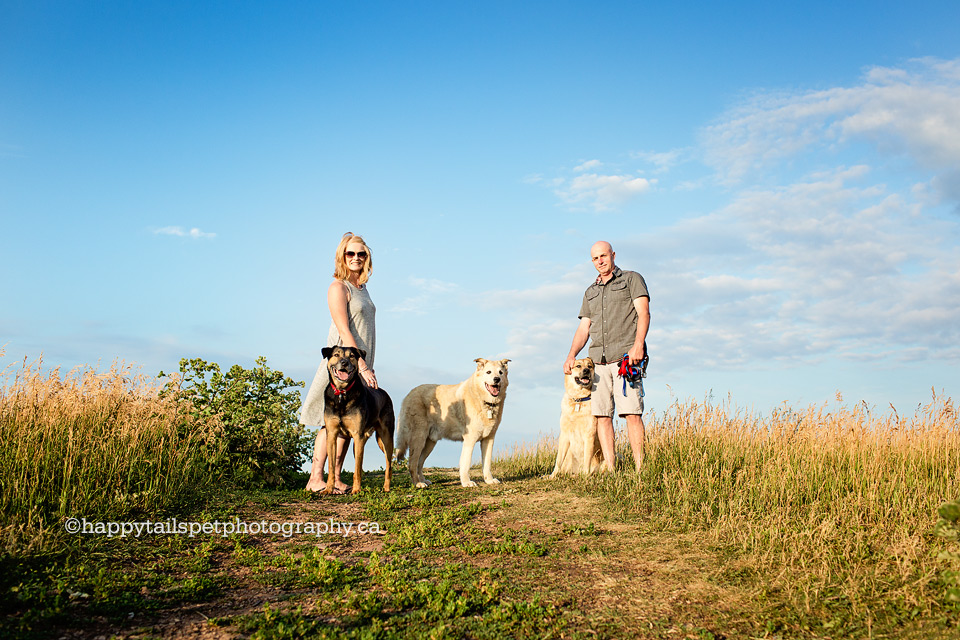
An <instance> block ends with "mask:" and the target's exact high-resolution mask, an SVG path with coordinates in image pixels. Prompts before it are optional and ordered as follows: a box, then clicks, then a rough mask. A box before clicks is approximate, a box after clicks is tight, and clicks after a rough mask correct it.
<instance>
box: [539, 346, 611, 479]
mask: <svg viewBox="0 0 960 640" xmlns="http://www.w3.org/2000/svg"><path fill="white" fill-rule="evenodd" d="M593 372H594V365H593V360H592V359H590V358H581V359H579V360H575V361H574V363H573V366H572V367H570V374H569V375H566V376H564V378H563V390H564V392H563V400H562V401H561V403H560V442H559V443H558V444H557V463H556V464H555V465H554V467H553V473H551V474H550V477H551V478H555V477H556V476H557V474H558V473H584V474H589V473H593V472H594V471H596V470H597V468H598V467H600V466H601V465H602V464H603V453H601V451H600V439H599V438H598V437H597V419H596V418H595V417H594V416H593V415H592V414H591V412H590V391H591V389H592V388H593Z"/></svg>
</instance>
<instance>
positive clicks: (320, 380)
mask: <svg viewBox="0 0 960 640" xmlns="http://www.w3.org/2000/svg"><path fill="white" fill-rule="evenodd" d="M344 284H346V285H347V288H348V289H349V290H350V301H349V302H348V303H347V317H348V318H349V320H350V333H352V334H353V337H354V339H355V340H356V341H357V346H358V347H360V348H361V349H363V350H364V351H366V352H367V357H366V358H364V361H365V362H366V363H367V366H368V367H370V368H371V369H372V368H373V360H374V356H375V354H376V351H377V331H376V323H375V319H376V315H377V307H376V306H375V305H374V304H373V300H371V299H370V294H369V293H368V292H367V288H366V287H363V288H361V289H358V288H357V287H355V286H353V285H352V284H351V283H349V282H347V281H344ZM340 344H343V343H342V342H341V341H340V334H339V333H338V332H337V325H336V324H334V323H333V322H331V323H330V333H329V334H328V335H327V346H328V347H336V346H338V345H340ZM329 384H330V372H328V371H327V361H326V360H324V361H323V362H321V363H320V367H319V368H318V369H317V374H316V375H315V376H314V377H313V383H312V384H311V385H310V390H309V391H307V397H306V398H305V399H304V401H303V406H302V407H301V408H300V424H303V425H307V426H322V425H323V404H324V403H323V393H324V391H326V388H327V385H329Z"/></svg>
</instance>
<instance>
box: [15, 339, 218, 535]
mask: <svg viewBox="0 0 960 640" xmlns="http://www.w3.org/2000/svg"><path fill="white" fill-rule="evenodd" d="M2 355H3V352H2V351H0V356H2ZM2 382H3V385H2V387H0V530H2V532H3V534H4V535H3V538H4V545H3V546H4V547H6V548H7V549H8V550H9V549H11V547H12V548H13V549H14V550H18V551H23V550H25V549H26V548H28V547H30V546H36V545H42V544H43V541H44V539H45V538H47V534H56V533H57V532H58V531H59V530H60V529H61V528H62V526H63V522H64V520H65V519H66V518H68V517H76V518H81V517H86V518H88V519H91V518H93V519H97V520H119V519H123V518H129V517H131V516H136V515H157V514H161V513H163V512H165V511H167V510H169V509H173V508H176V507H177V506H180V505H183V504H185V503H187V502H189V501H190V499H191V498H192V497H194V496H196V495H197V493H198V492H199V491H202V490H203V489H204V487H206V486H209V484H210V483H211V482H212V481H213V480H214V478H211V477H210V472H209V469H208V464H209V463H210V462H211V461H214V460H216V459H217V457H218V456H219V455H220V452H219V449H218V447H219V446H220V444H219V439H218V438H217V433H218V427H217V425H216V424H214V423H212V422H211V423H198V422H195V421H193V420H192V419H191V418H190V417H189V416H188V415H187V414H186V413H185V412H184V407H183V406H182V405H179V406H178V404H177V403H176V402H175V401H174V399H172V398H169V399H167V398H160V397H158V391H159V387H158V385H157V383H156V381H155V380H153V379H148V378H146V377H144V376H142V375H139V374H137V373H136V372H135V371H134V369H133V367H131V366H127V365H122V364H114V365H113V366H112V367H111V368H110V369H109V371H106V372H97V371H96V370H94V369H92V368H80V369H75V370H73V371H71V372H69V373H68V374H66V375H61V373H60V371H59V369H54V370H51V371H48V372H44V371H43V370H42V363H41V362H40V361H37V362H35V363H28V362H27V361H26V360H24V361H23V362H22V363H19V365H17V364H11V365H8V366H7V367H5V368H4V369H3V371H2Z"/></svg>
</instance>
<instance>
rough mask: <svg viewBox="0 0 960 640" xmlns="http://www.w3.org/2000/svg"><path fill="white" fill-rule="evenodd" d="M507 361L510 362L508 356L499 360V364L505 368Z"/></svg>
mask: <svg viewBox="0 0 960 640" xmlns="http://www.w3.org/2000/svg"><path fill="white" fill-rule="evenodd" d="M508 362H510V358H504V359H503V360H501V361H500V366H501V367H503V368H504V369H506V368H507V363H508Z"/></svg>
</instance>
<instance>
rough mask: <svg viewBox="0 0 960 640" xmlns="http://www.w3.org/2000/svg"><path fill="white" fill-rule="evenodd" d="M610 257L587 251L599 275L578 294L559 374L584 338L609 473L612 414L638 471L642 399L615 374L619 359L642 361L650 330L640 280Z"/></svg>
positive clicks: (607, 252)
mask: <svg viewBox="0 0 960 640" xmlns="http://www.w3.org/2000/svg"><path fill="white" fill-rule="evenodd" d="M616 255H617V254H616V253H614V251H613V247H611V246H610V243H609V242H604V241H601V242H597V243H596V244H594V245H593V247H591V248H590V258H591V259H592V260H593V266H594V267H596V269H597V273H598V274H599V275H598V276H597V279H596V281H594V283H593V284H591V285H590V286H589V287H588V288H587V290H586V292H585V293H584V294H583V303H582V304H581V306H580V325H579V326H578V327H577V331H576V333H575V334H574V335H573V344H572V345H571V346H570V353H569V355H567V359H566V361H565V362H564V363H563V372H564V373H566V374H569V373H570V367H572V366H573V361H574V360H576V358H577V354H579V353H580V350H581V349H583V347H584V345H586V344H587V339H588V338H589V339H590V349H589V355H590V357H591V358H593V362H594V364H595V365H596V371H595V376H596V377H595V379H594V386H593V392H592V394H591V403H590V404H591V407H592V410H593V415H594V416H596V417H597V435H598V437H599V439H600V449H601V450H602V451H603V461H604V464H606V465H607V468H608V469H609V470H610V471H613V462H614V460H615V459H616V458H615V452H614V438H613V414H614V411H616V413H617V414H618V415H619V416H620V417H621V418H624V419H625V420H626V421H627V436H628V437H629V439H630V448H631V449H632V450H633V461H634V463H635V464H636V467H637V470H638V471H639V470H640V465H641V464H642V463H643V442H644V426H643V396H642V395H641V387H639V385H638V386H637V387H633V386H631V385H629V384H626V385H624V384H623V379H622V378H620V379H619V380H618V379H617V372H618V371H619V369H620V360H621V359H622V358H623V355H624V354H627V357H628V358H629V359H630V364H631V365H638V364H640V361H641V360H643V357H644V355H646V354H645V353H644V340H646V338H647V329H649V327H650V294H649V293H648V292H647V283H646V282H644V280H643V276H641V275H640V274H639V273H636V272H635V271H623V270H622V269H620V268H619V267H618V266H616V264H614V259H615V258H616Z"/></svg>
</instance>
